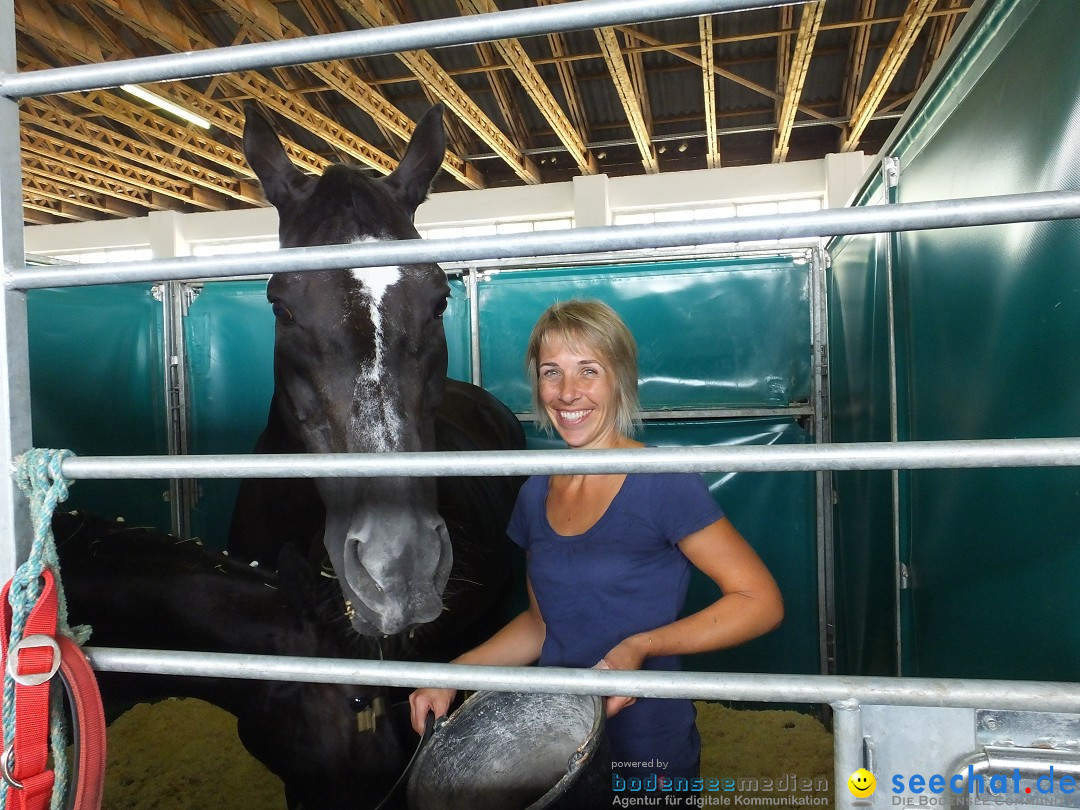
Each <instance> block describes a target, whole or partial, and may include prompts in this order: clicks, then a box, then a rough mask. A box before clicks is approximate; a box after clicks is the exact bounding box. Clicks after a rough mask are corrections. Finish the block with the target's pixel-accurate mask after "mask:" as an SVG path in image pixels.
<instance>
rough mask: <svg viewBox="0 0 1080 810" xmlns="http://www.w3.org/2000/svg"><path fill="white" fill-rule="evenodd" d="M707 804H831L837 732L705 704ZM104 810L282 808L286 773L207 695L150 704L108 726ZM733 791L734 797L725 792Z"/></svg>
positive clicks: (701, 720) (797, 718) (796, 717)
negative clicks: (263, 760)
mask: <svg viewBox="0 0 1080 810" xmlns="http://www.w3.org/2000/svg"><path fill="white" fill-rule="evenodd" d="M697 705H698V728H699V729H700V730H701V737H702V761H701V776H702V778H703V779H705V780H706V790H705V792H704V794H703V795H704V796H705V797H708V798H711V799H713V800H715V801H707V802H706V804H705V806H724V805H725V804H727V805H731V804H734V803H736V802H735V801H734V798H735V797H736V796H746V797H761V798H764V799H768V805H769V806H770V807H781V808H783V807H789V808H799V807H806V806H815V807H831V805H832V792H831V790H830V789H829V786H831V784H832V735H831V734H829V732H828V731H826V730H825V728H824V727H823V726H822V724H821V723H820V722H819V721H818V720H817V719H816V718H814V717H812V716H810V715H806V714H801V713H799V712H794V711H775V710H770V711H749V710H735V709H730V708H726V707H724V706H722V705H719V704H714V703H699V704H697ZM108 744H109V764H108V769H107V771H106V784H105V801H104V803H103V804H102V807H103V809H104V810H206V808H215V810H217V809H220V810H278V809H279V808H281V809H283V808H284V807H285V799H284V793H283V791H282V787H281V781H280V780H279V779H278V778H277V777H275V776H274V775H273V774H271V773H270V772H269V771H267V770H266V769H265V768H264V767H263V766H262V765H261V764H260V763H259V762H257V761H256V760H254V759H252V758H251V756H249V755H248V753H247V752H246V751H245V750H244V748H243V746H241V745H240V742H239V740H238V739H237V737H236V720H235V718H234V717H233V716H232V715H230V714H227V713H225V712H223V711H221V710H220V709H217V708H216V707H214V706H211V705H209V704H207V703H203V702H202V701H199V700H190V699H182V700H166V701H163V702H161V703H156V704H154V705H152V706H151V705H147V704H141V705H139V706H136V707H134V708H133V709H131V710H130V711H128V712H127V713H126V714H124V715H122V716H121V717H120V718H118V719H117V720H116V721H115V722H114V723H113V724H112V725H111V726H110V728H109V741H108ZM724 799H728V800H729V801H726V802H725V801H724Z"/></svg>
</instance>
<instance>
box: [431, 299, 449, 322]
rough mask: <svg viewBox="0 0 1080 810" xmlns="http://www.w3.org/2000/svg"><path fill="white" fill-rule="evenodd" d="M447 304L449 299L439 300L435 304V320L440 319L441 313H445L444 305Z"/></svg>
mask: <svg viewBox="0 0 1080 810" xmlns="http://www.w3.org/2000/svg"><path fill="white" fill-rule="evenodd" d="M449 303H450V299H449V298H440V299H439V300H438V301H437V302H436V303H435V317H436V318H441V317H442V316H443V313H444V312H446V305H447V304H449Z"/></svg>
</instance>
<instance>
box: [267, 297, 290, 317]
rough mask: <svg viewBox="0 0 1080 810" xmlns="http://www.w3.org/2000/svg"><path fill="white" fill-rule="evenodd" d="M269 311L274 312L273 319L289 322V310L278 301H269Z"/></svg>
mask: <svg viewBox="0 0 1080 810" xmlns="http://www.w3.org/2000/svg"><path fill="white" fill-rule="evenodd" d="M270 306H271V309H273V310H274V317H275V318H277V319H278V320H281V321H291V320H292V313H291V312H289V308H288V307H287V306H285V305H284V304H283V303H281V302H280V301H271V302H270Z"/></svg>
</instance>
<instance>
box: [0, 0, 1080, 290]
mask: <svg viewBox="0 0 1080 810" xmlns="http://www.w3.org/2000/svg"><path fill="white" fill-rule="evenodd" d="M545 8H559V6H546V7H545ZM1078 217H1080V192H1077V191H1037V192H1031V193H1028V194H1005V195H1001V196H998V197H972V198H969V199H963V200H939V201H933V202H921V203H901V204H897V205H893V206H888V207H885V206H874V207H869V208H833V209H828V210H824V211H808V212H804V213H798V214H781V215H769V216H760V217H738V218H731V219H720V220H703V221H698V222H669V223H660V224H653V225H639V226H635V227H625V226H601V227H595V228H575V229H572V230H568V231H543V232H540V233H523V234H512V235H511V234H500V235H496V236H481V237H477V238H475V239H410V240H403V241H389V242H364V243H360V244H355V245H328V246H322V247H311V248H290V249H287V250H279V251H272V252H269V253H259V254H258V261H252V257H251V256H249V255H243V254H238V255H232V256H206V257H183V258H175V259H159V260H156V261H148V262H129V263H117V264H104V265H82V266H70V267H69V266H51V267H28V266H23V267H16V268H14V269H13V270H9V271H8V273H7V275H6V277H5V284H6V285H7V287H8V288H9V289H23V290H29V289H34V288H38V287H77V286H85V285H91V284H119V283H124V282H134V281H175V280H180V279H193V278H208V279H209V278H222V277H231V276H252V275H265V274H267V273H276V272H280V271H290V272H292V271H305V270H333V269H340V268H344V267H350V268H352V267H382V266H388V265H389V266H393V265H401V264H416V263H424V262H440V261H470V260H474V259H484V258H487V257H490V256H500V257H503V258H520V257H526V256H549V255H556V254H565V253H579V254H580V253H596V252H600V251H608V250H639V249H643V248H667V247H682V246H686V245H704V244H718V243H724V242H749V241H758V240H765V239H795V238H801V237H809V236H835V235H838V234H856V233H879V232H892V231H909V230H921V229H926V228H959V227H967V226H970V225H998V224H1002V223H1012V222H1035V221H1043V220H1055V219H1075V218H1078Z"/></svg>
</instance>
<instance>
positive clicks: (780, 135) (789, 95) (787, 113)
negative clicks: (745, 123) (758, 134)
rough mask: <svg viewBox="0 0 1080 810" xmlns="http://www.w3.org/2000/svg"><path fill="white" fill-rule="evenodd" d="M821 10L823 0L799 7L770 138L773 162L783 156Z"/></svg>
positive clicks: (789, 136)
mask: <svg viewBox="0 0 1080 810" xmlns="http://www.w3.org/2000/svg"><path fill="white" fill-rule="evenodd" d="M824 11H825V0H812V2H809V3H806V4H805V5H803V7H802V18H801V20H800V22H799V36H798V39H796V41H795V50H794V52H793V53H792V55H791V59H790V66H789V69H788V76H787V79H786V81H785V82H784V98H783V101H782V102H781V104H780V116H779V118H778V120H777V122H776V138H775V139H774V141H773V144H774V145H773V155H772V159H773V163H783V162H784V161H785V160H787V154H788V148H789V147H790V145H791V128H792V126H793V125H794V123H795V111H796V110H797V109H798V106H799V99H800V98H802V92H803V87H804V86H805V84H806V74H807V71H808V70H809V68H810V58H811V56H813V54H814V44H815V42H816V41H817V35H818V29H819V28H820V27H821V15H822V14H823V13H824Z"/></svg>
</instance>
